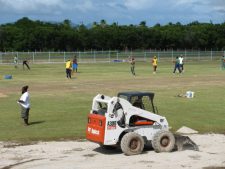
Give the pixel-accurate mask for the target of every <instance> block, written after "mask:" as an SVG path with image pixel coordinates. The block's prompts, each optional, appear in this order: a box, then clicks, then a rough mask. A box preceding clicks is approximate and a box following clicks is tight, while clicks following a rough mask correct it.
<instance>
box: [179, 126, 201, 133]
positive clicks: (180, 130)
mask: <svg viewBox="0 0 225 169" xmlns="http://www.w3.org/2000/svg"><path fill="white" fill-rule="evenodd" d="M176 132H177V133H179V134H197V133H198V131H196V130H193V129H191V128H189V127H186V126H183V127H181V128H180V129H178V130H177V131H176Z"/></svg>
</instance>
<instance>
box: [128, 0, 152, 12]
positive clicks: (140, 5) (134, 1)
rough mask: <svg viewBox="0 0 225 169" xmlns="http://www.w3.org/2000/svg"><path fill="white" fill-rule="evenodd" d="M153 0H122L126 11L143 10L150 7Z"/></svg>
mask: <svg viewBox="0 0 225 169" xmlns="http://www.w3.org/2000/svg"><path fill="white" fill-rule="evenodd" d="M154 2H155V0H124V6H126V7H127V8H128V9H134V10H143V9H147V8H149V7H151V6H152V5H153V4H154Z"/></svg>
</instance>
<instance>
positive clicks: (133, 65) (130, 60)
mask: <svg viewBox="0 0 225 169" xmlns="http://www.w3.org/2000/svg"><path fill="white" fill-rule="evenodd" d="M129 62H130V70H131V73H132V75H134V76H135V70H134V69H135V59H134V57H133V56H132V57H129Z"/></svg>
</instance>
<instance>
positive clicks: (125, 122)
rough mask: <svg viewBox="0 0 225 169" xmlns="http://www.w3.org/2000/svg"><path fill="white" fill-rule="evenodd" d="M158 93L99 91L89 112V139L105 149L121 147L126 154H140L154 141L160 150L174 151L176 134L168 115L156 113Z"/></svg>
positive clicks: (87, 132) (154, 145) (154, 147)
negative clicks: (166, 116)
mask: <svg viewBox="0 0 225 169" xmlns="http://www.w3.org/2000/svg"><path fill="white" fill-rule="evenodd" d="M153 97H154V93H149V92H123V93H119V94H118V97H109V96H105V95H102V94H98V95H97V96H95V97H94V99H93V103H92V109H91V111H90V114H89V115H88V124H87V128H86V138H87V139H88V140H90V141H92V142H96V143H98V144H99V145H100V146H102V147H104V148H111V147H116V146H120V147H121V149H122V151H123V153H124V154H126V155H135V154H140V153H141V152H142V151H143V148H144V146H145V144H147V143H149V142H150V143H151V145H152V147H153V149H154V150H155V151H156V152H170V151H172V150H173V149H174V148H175V137H174V135H173V134H172V133H171V132H170V131H169V125H168V122H167V120H166V118H165V117H163V116H160V115H158V114H155V113H156V112H155V111H156V108H155V107H154V105H153Z"/></svg>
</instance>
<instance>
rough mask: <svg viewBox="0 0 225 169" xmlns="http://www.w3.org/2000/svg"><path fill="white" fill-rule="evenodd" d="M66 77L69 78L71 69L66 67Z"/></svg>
mask: <svg viewBox="0 0 225 169" xmlns="http://www.w3.org/2000/svg"><path fill="white" fill-rule="evenodd" d="M66 77H67V78H70V79H71V69H66Z"/></svg>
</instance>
